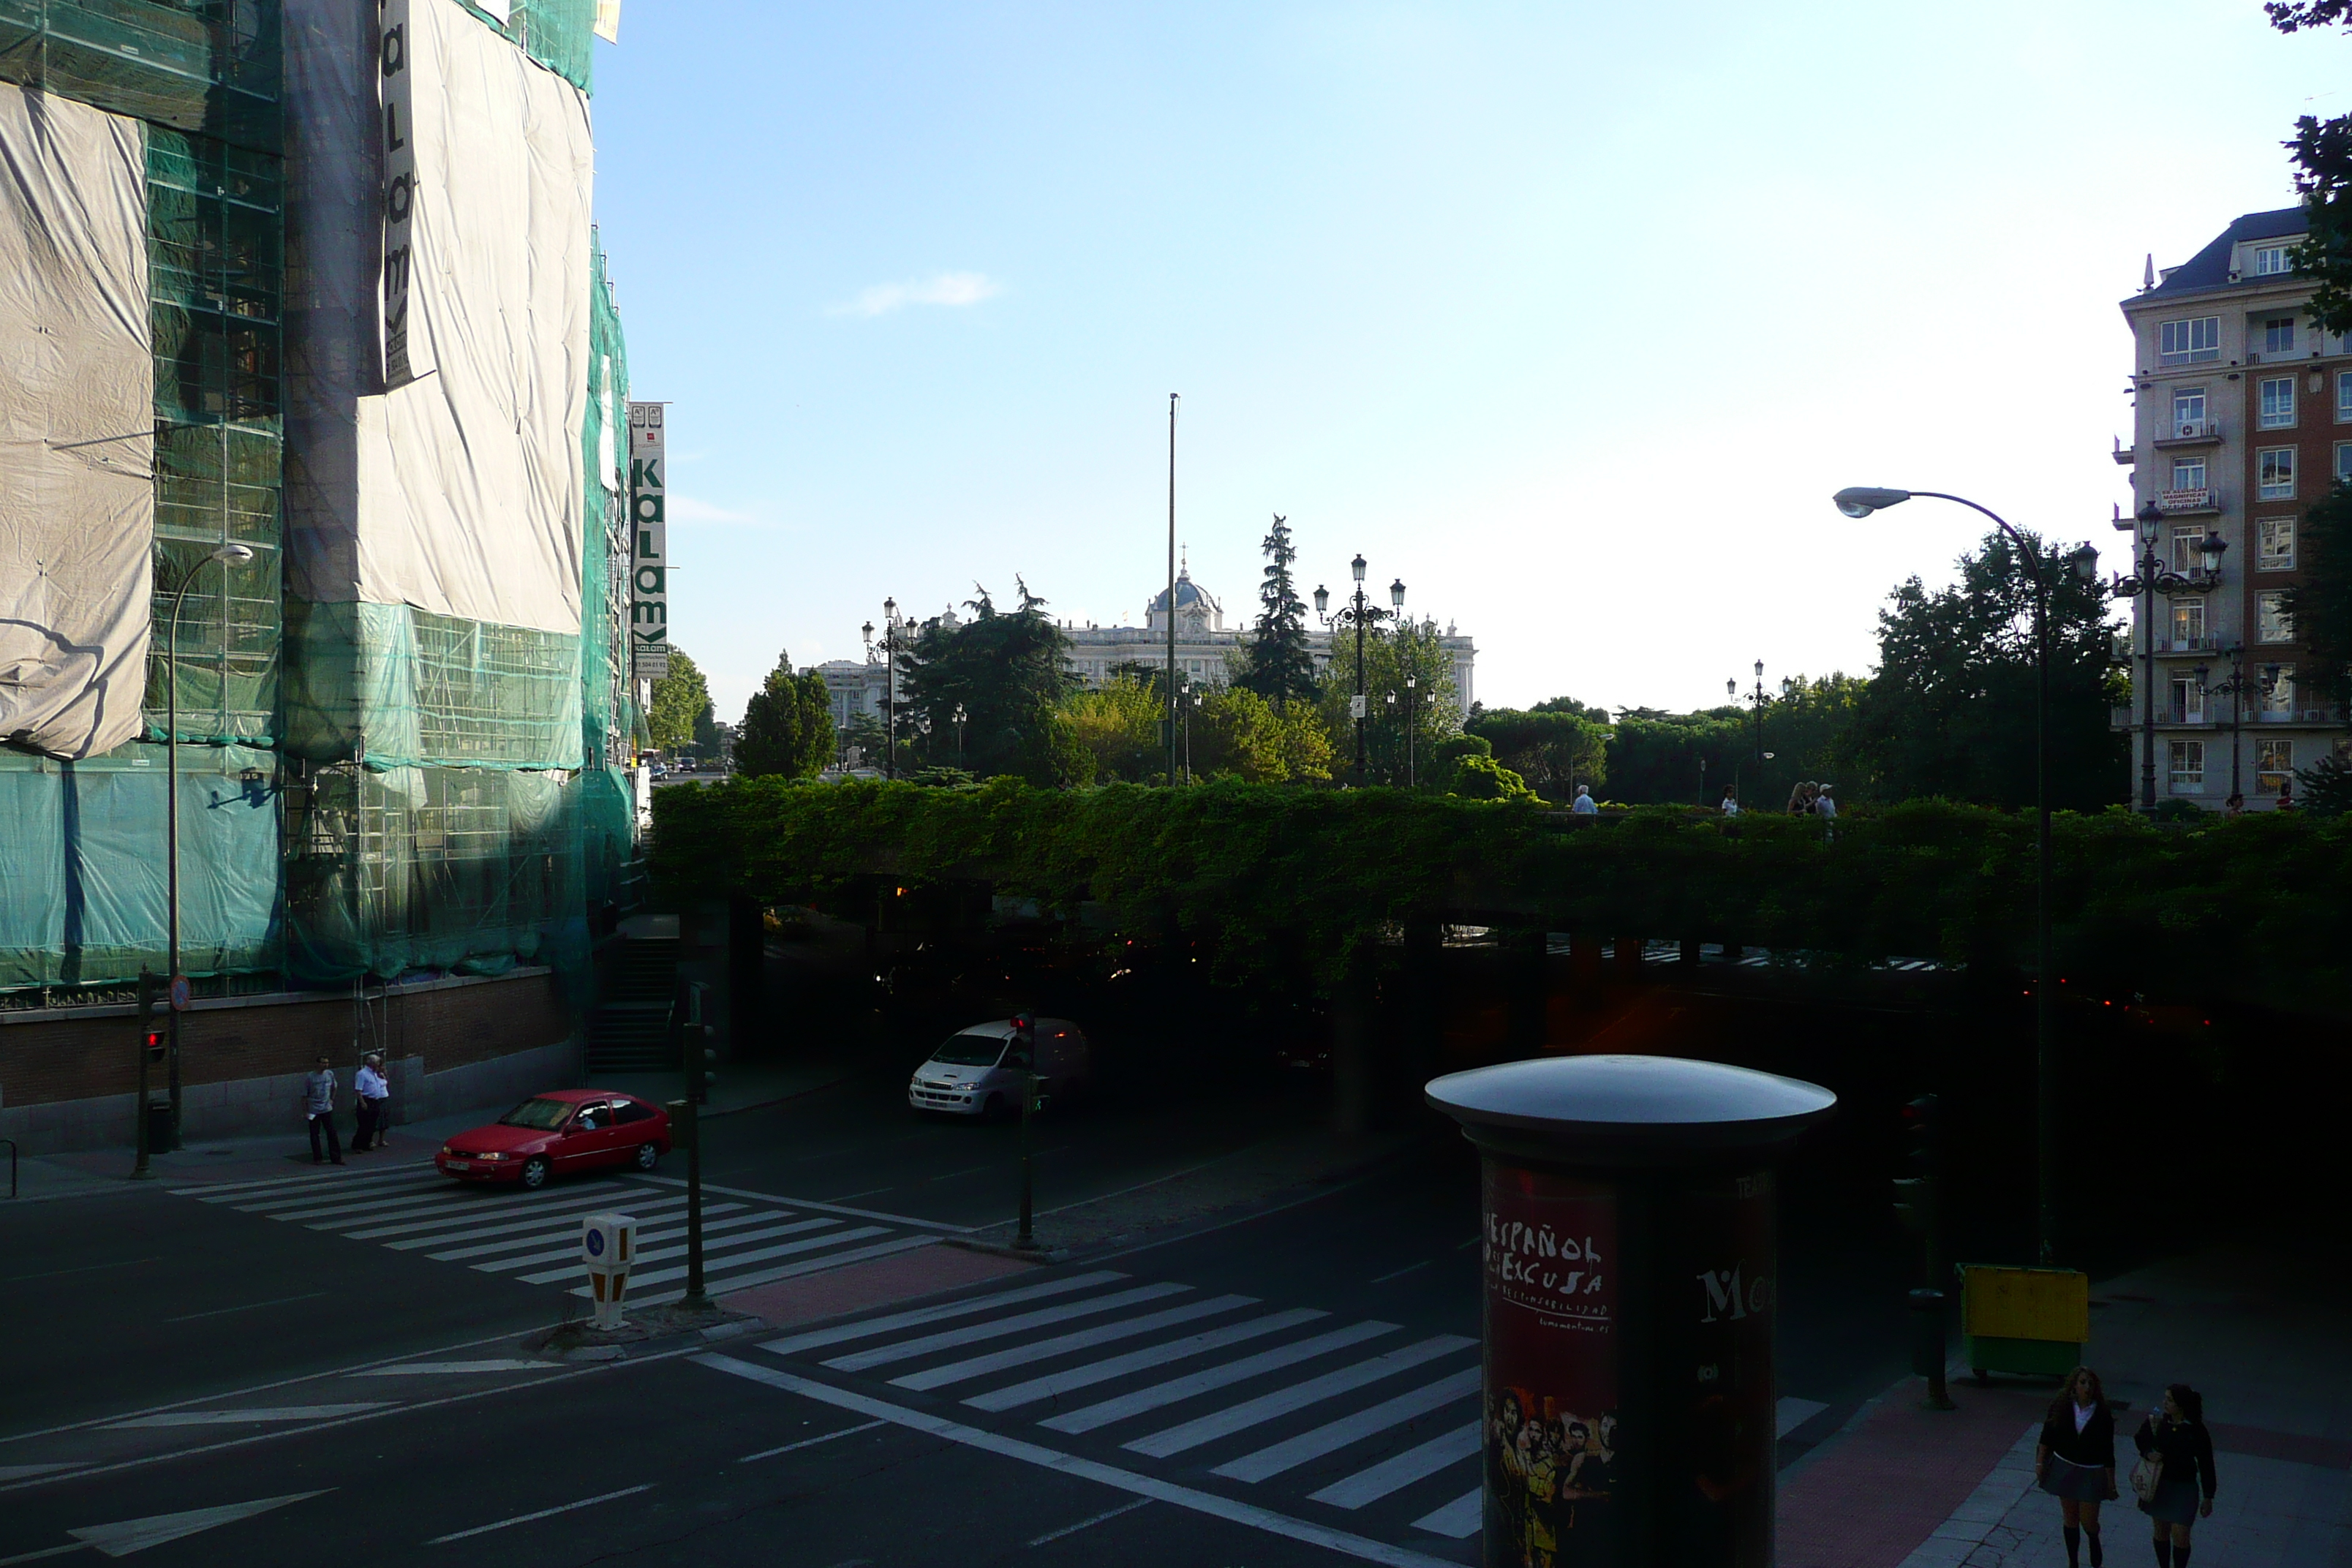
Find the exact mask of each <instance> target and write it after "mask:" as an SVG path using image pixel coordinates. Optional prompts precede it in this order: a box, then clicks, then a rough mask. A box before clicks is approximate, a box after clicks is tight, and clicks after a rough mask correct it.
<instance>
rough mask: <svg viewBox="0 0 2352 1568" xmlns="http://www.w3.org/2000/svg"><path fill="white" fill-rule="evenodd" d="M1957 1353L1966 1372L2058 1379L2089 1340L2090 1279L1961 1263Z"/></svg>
mask: <svg viewBox="0 0 2352 1568" xmlns="http://www.w3.org/2000/svg"><path fill="white" fill-rule="evenodd" d="M1959 1276H1960V1352H1961V1355H1962V1357H1963V1359H1965V1360H1966V1361H1967V1363H1968V1364H1969V1370H1970V1371H1971V1372H1973V1373H1976V1374H1977V1381H1978V1382H1979V1383H1981V1382H1983V1381H1984V1378H1985V1374H1986V1373H1994V1372H2018V1373H2042V1374H2045V1375H2047V1376H2050V1377H2063V1376H2065V1375H2066V1374H2067V1373H2070V1372H2072V1371H2074V1369H2075V1368H2076V1367H2077V1366H2080V1365H2081V1364H2082V1363H2083V1347H2084V1344H2086V1343H2088V1342H2089V1341H2090V1338H2091V1277H2090V1276H2089V1275H2087V1274H2083V1273H2079V1272H2077V1271H2076V1270H2074V1269H2072V1268H2009V1267H2006V1266H2003V1265H2000V1264H1995V1263H1963V1264H1961V1265H1960V1266H1959Z"/></svg>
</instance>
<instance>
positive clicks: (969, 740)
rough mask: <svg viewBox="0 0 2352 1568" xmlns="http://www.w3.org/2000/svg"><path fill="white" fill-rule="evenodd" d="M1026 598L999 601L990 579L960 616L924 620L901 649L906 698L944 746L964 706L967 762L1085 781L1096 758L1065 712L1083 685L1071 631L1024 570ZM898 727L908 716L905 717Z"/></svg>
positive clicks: (983, 771)
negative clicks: (1006, 604)
mask: <svg viewBox="0 0 2352 1568" xmlns="http://www.w3.org/2000/svg"><path fill="white" fill-rule="evenodd" d="M1014 581H1015V583H1016V584H1017V585H1018V587H1019V589H1020V595H1021V596H1020V602H1019V605H1018V607H1016V608H1014V609H1013V610H1010V611H1001V610H999V609H998V608H997V607H996V602H995V600H994V599H993V598H992V597H991V596H990V595H989V592H988V590H987V589H986V588H983V587H982V586H980V585H979V584H973V585H972V587H973V592H974V593H976V594H977V595H979V597H977V598H974V599H971V600H969V601H967V607H968V608H970V609H971V613H972V615H971V619H970V620H968V621H964V622H962V623H961V625H957V626H949V625H947V624H945V623H944V622H943V621H940V620H937V619H933V620H929V621H926V622H924V623H923V626H922V628H921V630H920V631H919V632H918V633H917V635H916V637H915V640H914V646H913V648H912V649H911V651H902V652H901V653H900V654H899V655H898V671H899V684H900V685H901V686H902V687H904V688H905V689H906V699H905V702H904V707H905V708H907V709H908V710H912V711H914V712H915V713H917V714H919V715H920V716H921V717H922V718H923V719H925V720H926V721H929V725H930V733H931V736H932V739H933V742H934V749H937V747H938V745H939V743H940V740H941V738H942V737H951V736H953V735H954V733H955V712H956V710H957V708H958V707H961V708H962V709H963V710H964V715H965V725H964V749H963V763H962V766H963V767H965V768H966V769H968V770H969V771H971V773H977V774H980V775H982V776H983V777H986V776H990V775H992V774H996V773H1012V774H1014V775H1016V776H1018V777H1020V778H1024V779H1026V780H1028V781H1029V782H1031V783H1033V784H1051V785H1059V786H1066V785H1071V784H1085V783H1087V782H1088V781H1089V779H1090V778H1091V776H1092V773H1093V765H1092V760H1091V758H1090V757H1089V756H1088V754H1087V750H1086V748H1085V747H1084V746H1083V745H1082V744H1080V742H1079V741H1078V738H1077V735H1076V733H1075V732H1074V731H1072V729H1071V727H1070V724H1069V721H1067V719H1066V717H1065V716H1064V715H1063V713H1062V711H1061V709H1062V702H1063V699H1064V698H1066V697H1067V696H1068V695H1069V693H1070V692H1071V691H1072V690H1073V689H1075V688H1076V684H1077V682H1076V677H1074V676H1073V675H1072V674H1071V673H1070V669H1069V653H1070V639H1069V637H1068V636H1067V635H1066V633H1065V632H1064V631H1063V630H1062V628H1061V627H1060V626H1058V625H1057V624H1055V621H1054V619H1053V617H1051V616H1047V615H1046V614H1045V600H1043V599H1041V598H1038V597H1037V596H1036V595H1034V594H1032V593H1030V592H1029V585H1028V584H1027V583H1025V582H1022V581H1021V580H1020V579H1018V578H1016V579H1015V580H1014ZM900 729H901V730H902V731H903V730H904V729H905V725H904V723H903V721H902V723H901V725H900Z"/></svg>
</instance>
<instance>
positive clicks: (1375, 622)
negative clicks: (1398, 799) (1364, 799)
mask: <svg viewBox="0 0 2352 1568" xmlns="http://www.w3.org/2000/svg"><path fill="white" fill-rule="evenodd" d="M1348 570H1349V571H1350V572H1353V573H1354V574H1356V591H1355V592H1354V593H1353V594H1352V595H1349V599H1348V602H1347V603H1346V604H1344V605H1340V606H1339V613H1338V614H1337V615H1327V614H1325V611H1326V610H1327V609H1328V608H1329V606H1330V604H1331V591H1330V590H1329V589H1328V588H1326V587H1324V586H1323V585H1322V584H1316V588H1315V614H1316V616H1317V618H1318V619H1319V620H1320V621H1322V623H1323V624H1324V626H1327V627H1328V628H1329V629H1331V630H1333V631H1344V630H1346V629H1347V628H1348V627H1349V626H1353V627H1355V629H1356V695H1355V696H1354V697H1353V698H1352V699H1351V700H1349V703H1348V716H1349V718H1351V719H1353V720H1354V721H1356V785H1357V787H1358V788H1362V787H1363V784H1364V711H1365V708H1366V706H1367V705H1366V702H1365V699H1364V634H1365V633H1366V632H1367V631H1369V630H1371V629H1373V628H1376V627H1377V626H1379V625H1380V624H1381V622H1382V621H1394V620H1402V618H1403V616H1404V579H1403V578H1402V577H1400V578H1398V579H1397V580H1396V581H1395V582H1393V583H1391V584H1389V604H1390V605H1391V607H1390V608H1388V609H1385V610H1384V609H1381V607H1380V606H1379V605H1375V604H1373V603H1372V602H1371V601H1370V600H1369V599H1367V598H1365V596H1364V558H1363V557H1362V556H1361V555H1359V556H1357V557H1356V558H1355V559H1354V560H1353V561H1350V562H1349V563H1348Z"/></svg>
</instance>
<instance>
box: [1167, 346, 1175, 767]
mask: <svg viewBox="0 0 2352 1568" xmlns="http://www.w3.org/2000/svg"><path fill="white" fill-rule="evenodd" d="M1176 402H1177V398H1176V394H1174V393H1172V392H1171V393H1170V394H1169V395H1168V681H1167V685H1168V728H1167V736H1168V783H1169V784H1170V786H1171V787H1173V786H1174V784H1175V783H1176Z"/></svg>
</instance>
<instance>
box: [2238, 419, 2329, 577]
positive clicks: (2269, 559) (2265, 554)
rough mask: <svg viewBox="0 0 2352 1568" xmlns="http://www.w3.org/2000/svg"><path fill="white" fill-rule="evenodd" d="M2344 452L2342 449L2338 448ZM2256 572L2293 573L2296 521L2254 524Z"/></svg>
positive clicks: (2285, 519) (2270, 519)
mask: <svg viewBox="0 0 2352 1568" xmlns="http://www.w3.org/2000/svg"><path fill="white" fill-rule="evenodd" d="M2337 450H2338V451H2342V450H2343V448H2342V447H2338V448H2337ZM2254 532H2255V552H2254V570H2255V571H2257V572H2292V571H2294V519H2293V518H2291V517H2266V518H2263V520H2262V521H2260V522H2257V523H2256V524H2254Z"/></svg>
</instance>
